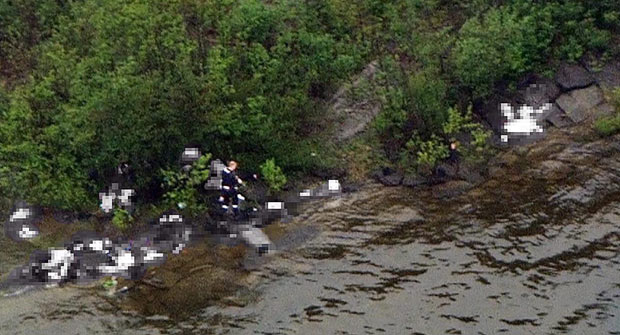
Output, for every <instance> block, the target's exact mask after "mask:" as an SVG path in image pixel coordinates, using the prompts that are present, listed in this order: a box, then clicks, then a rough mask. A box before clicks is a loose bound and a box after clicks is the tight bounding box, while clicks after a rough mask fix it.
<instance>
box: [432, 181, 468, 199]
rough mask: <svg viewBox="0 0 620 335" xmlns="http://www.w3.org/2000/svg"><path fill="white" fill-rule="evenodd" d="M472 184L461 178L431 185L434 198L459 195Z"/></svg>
mask: <svg viewBox="0 0 620 335" xmlns="http://www.w3.org/2000/svg"><path fill="white" fill-rule="evenodd" d="M473 187H474V185H472V184H471V183H468V182H466V181H463V180H451V181H448V182H446V183H443V184H440V185H437V186H435V187H433V196H434V197H436V198H452V197H456V196H458V195H461V194H463V193H465V192H467V191H469V190H470V189H472V188H473Z"/></svg>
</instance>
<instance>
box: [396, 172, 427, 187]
mask: <svg viewBox="0 0 620 335" xmlns="http://www.w3.org/2000/svg"><path fill="white" fill-rule="evenodd" d="M402 184H403V185H404V186H407V187H418V186H422V185H427V184H428V180H426V178H424V177H420V176H415V175H407V176H405V177H403V181H402Z"/></svg>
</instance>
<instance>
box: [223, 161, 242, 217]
mask: <svg viewBox="0 0 620 335" xmlns="http://www.w3.org/2000/svg"><path fill="white" fill-rule="evenodd" d="M238 166H239V164H238V163H237V162H235V161H233V160H231V161H230V162H228V166H227V167H225V168H224V169H223V170H222V190H221V194H220V197H219V199H218V202H219V203H220V204H221V206H222V211H223V212H224V213H227V212H228V206H229V205H230V203H231V202H232V209H233V213H234V214H235V216H238V215H239V200H241V201H243V200H245V198H244V197H243V196H242V195H241V194H240V193H239V191H238V190H239V186H240V185H243V180H241V178H239V177H238V176H237V174H236V170H237V167H238Z"/></svg>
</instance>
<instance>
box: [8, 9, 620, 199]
mask: <svg viewBox="0 0 620 335" xmlns="http://www.w3.org/2000/svg"><path fill="white" fill-rule="evenodd" d="M619 22H620V5H619V3H618V2H617V1H616V0H602V1H598V0H565V1H559V0H555V1H527V0H512V1H510V0H506V1H497V0H495V1H494V0H476V1H469V0H457V1H439V0H390V1H388V0H360V1H347V0H308V1H297V0H273V1H259V0H237V1H234V0H149V1H146V0H113V1H96V0H82V1H77V0H76V1H71V0H64V1H63V0H11V1H9V0H0V83H1V85H0V194H1V195H2V196H3V197H6V198H15V197H22V198H26V199H28V200H30V201H32V202H35V203H38V204H41V205H45V206H52V207H56V208H62V209H72V210H89V209H92V208H95V206H96V204H97V191H98V190H100V189H101V188H102V187H103V185H104V182H105V176H106V173H107V171H110V170H111V169H113V167H114V166H116V164H118V163H119V162H120V161H124V160H127V161H129V162H131V164H132V166H133V167H134V169H135V171H136V183H137V187H138V189H139V192H138V194H142V195H154V194H157V192H160V190H159V185H160V182H161V175H160V173H159V171H160V168H169V167H170V166H173V165H174V164H175V162H176V159H177V158H178V154H179V153H180V151H181V150H182V148H183V146H185V145H188V144H197V145H200V146H201V147H202V149H203V151H204V152H209V153H211V154H212V155H213V157H223V158H232V157H234V158H235V159H236V160H239V161H241V162H242V163H243V164H244V167H247V168H249V169H255V170H256V169H258V167H259V166H260V165H261V164H264V162H266V161H267V160H269V159H274V161H275V162H276V164H277V165H278V166H280V167H281V168H282V169H283V171H284V172H285V173H286V174H287V175H303V174H305V173H308V172H309V171H311V170H313V169H315V168H319V167H321V166H323V165H325V164H328V163H327V162H328V161H329V160H327V159H323V158H322V157H324V155H325V153H326V152H327V151H326V149H325V146H324V142H323V141H321V139H322V138H323V137H322V134H321V130H322V129H324V126H325V125H324V124H322V121H323V120H324V118H325V113H326V112H327V110H328V109H327V102H328V101H329V98H330V97H331V96H332V94H333V93H334V92H335V91H336V90H337V88H338V87H339V86H340V85H341V84H343V83H344V82H345V81H346V80H347V79H348V78H350V77H351V76H352V75H354V74H355V73H358V72H359V71H360V70H361V69H363V68H364V66H365V65H366V64H368V63H369V62H370V61H372V60H379V64H380V68H381V76H382V85H381V86H382V87H381V89H380V90H379V94H380V95H381V98H382V101H383V111H382V112H381V114H379V117H378V118H377V120H376V121H375V124H374V129H375V130H376V133H377V137H378V140H379V143H380V144H381V146H382V148H383V149H385V150H384V152H385V153H386V156H387V158H388V159H390V160H392V161H394V162H397V164H401V165H405V167H407V166H409V165H411V166H412V165H415V164H417V163H429V162H430V163H432V162H433V161H434V159H435V158H437V157H442V156H443V155H444V154H445V153H444V151H442V150H441V146H442V145H444V144H445V143H444V141H445V140H446V139H447V138H448V137H449V136H450V134H449V131H445V125H446V124H447V122H449V121H450V112H449V111H450V110H452V113H453V114H454V113H455V111H456V113H457V114H458V113H461V115H465V111H466V110H467V106H468V105H469V104H471V103H472V102H474V101H476V100H479V99H485V98H486V97H488V96H490V95H492V94H493V90H494V87H496V86H497V85H508V86H509V85H511V83H514V81H515V80H517V79H518V78H519V77H520V76H522V75H523V74H525V73H527V72H529V71H539V72H544V71H545V70H549V69H551V68H552V67H553V66H554V65H555V64H556V63H557V62H558V61H561V60H568V61H575V60H577V59H579V58H580V57H582V56H583V55H584V54H585V53H594V54H597V55H599V56H602V57H613V56H614V55H617V52H618V50H614V49H613V48H610V47H609V46H611V45H614V43H613V39H614V38H615V36H617V32H618V29H619ZM455 106H456V107H455ZM455 117H456V116H454V115H453V116H452V120H455ZM456 118H457V119H458V117H456ZM479 136H482V135H480V133H479ZM422 151H428V152H425V153H423V154H420V152H422ZM311 153H318V155H313V154H311ZM434 156H437V157H434ZM420 157H423V159H419V158H420ZM416 162H417V163H416ZM93 171H98V172H99V174H98V175H96V176H93V173H92V172H93Z"/></svg>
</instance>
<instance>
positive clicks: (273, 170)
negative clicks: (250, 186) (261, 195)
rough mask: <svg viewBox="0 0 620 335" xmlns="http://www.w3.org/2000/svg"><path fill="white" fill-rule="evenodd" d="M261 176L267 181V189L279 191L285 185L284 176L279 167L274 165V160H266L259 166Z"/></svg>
mask: <svg viewBox="0 0 620 335" xmlns="http://www.w3.org/2000/svg"><path fill="white" fill-rule="evenodd" d="M260 170H261V174H262V176H263V178H265V180H266V181H267V185H269V189H270V190H272V191H279V190H281V189H282V186H284V184H286V176H285V175H284V173H283V172H282V169H280V167H279V166H277V165H276V163H275V160H274V159H268V160H266V161H265V163H263V164H262V165H261V166H260Z"/></svg>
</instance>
